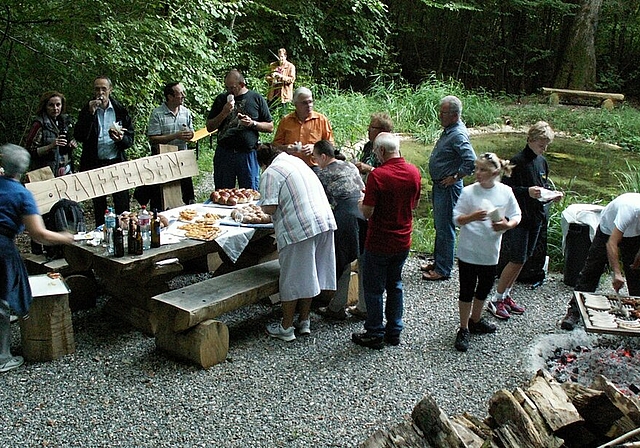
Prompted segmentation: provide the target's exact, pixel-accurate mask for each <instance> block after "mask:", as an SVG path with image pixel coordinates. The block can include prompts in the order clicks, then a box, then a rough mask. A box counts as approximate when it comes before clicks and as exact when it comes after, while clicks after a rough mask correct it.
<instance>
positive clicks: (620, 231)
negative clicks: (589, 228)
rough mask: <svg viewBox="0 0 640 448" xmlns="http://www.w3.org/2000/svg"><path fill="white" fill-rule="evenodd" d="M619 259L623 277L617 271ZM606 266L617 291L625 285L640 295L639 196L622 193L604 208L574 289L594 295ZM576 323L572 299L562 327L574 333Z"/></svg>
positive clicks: (576, 313)
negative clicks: (609, 269)
mask: <svg viewBox="0 0 640 448" xmlns="http://www.w3.org/2000/svg"><path fill="white" fill-rule="evenodd" d="M620 260H622V265H623V267H624V274H625V275H622V271H621V270H620ZM607 264H608V265H609V267H610V268H611V271H612V280H611V285H612V286H613V289H614V290H615V291H616V292H618V291H620V289H621V288H622V287H623V286H624V284H625V282H626V283H627V289H628V291H629V295H632V296H640V270H638V268H640V193H624V194H622V195H620V196H618V197H617V198H615V199H614V200H613V201H611V202H610V203H609V205H607V206H606V207H605V208H604V210H603V211H602V214H601V216H600V225H599V226H598V230H597V231H596V235H595V236H594V238H593V242H592V243H591V247H589V254H588V255H587V259H586V261H585V263H584V267H583V268H582V270H581V271H580V275H579V276H578V281H577V283H576V287H575V290H576V291H584V292H595V290H596V288H597V287H598V284H599V283H600V276H602V274H603V272H604V270H605V268H606V266H607ZM625 276H626V278H625ZM579 322H580V312H579V310H578V305H577V303H576V302H575V299H574V298H572V299H571V301H570V302H569V309H568V311H567V314H566V315H565V317H564V318H563V319H562V323H561V327H562V328H563V329H564V330H573V329H574V328H575V326H576V325H577V324H578V323H579Z"/></svg>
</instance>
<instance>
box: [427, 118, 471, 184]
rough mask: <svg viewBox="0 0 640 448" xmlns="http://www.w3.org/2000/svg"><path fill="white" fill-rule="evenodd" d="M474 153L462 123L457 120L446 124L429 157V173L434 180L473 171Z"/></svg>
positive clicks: (465, 174) (466, 174) (460, 175)
mask: <svg viewBox="0 0 640 448" xmlns="http://www.w3.org/2000/svg"><path fill="white" fill-rule="evenodd" d="M475 160H476V153H475V152H474V150H473V146H471V141H469V133H468V132H467V127H466V126H465V125H464V123H463V122H462V121H460V120H458V121H457V122H456V123H454V124H452V125H450V126H447V127H446V128H445V129H444V130H443V131H442V134H441V135H440V138H439V139H438V141H437V142H436V146H435V147H434V148H433V151H432V152H431V156H430V157H429V175H430V176H431V179H432V180H434V181H439V180H442V179H444V178H445V177H448V176H453V175H455V174H458V175H459V177H460V178H462V177H464V176H468V175H470V174H471V173H473V171H474V168H475V163H474V162H475Z"/></svg>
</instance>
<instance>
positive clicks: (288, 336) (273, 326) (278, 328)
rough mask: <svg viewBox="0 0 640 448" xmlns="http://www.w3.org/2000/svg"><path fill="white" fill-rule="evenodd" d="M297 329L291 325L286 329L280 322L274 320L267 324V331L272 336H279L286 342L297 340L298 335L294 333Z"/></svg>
mask: <svg viewBox="0 0 640 448" xmlns="http://www.w3.org/2000/svg"><path fill="white" fill-rule="evenodd" d="M294 331H295V329H294V328H293V327H289V328H287V329H286V330H285V329H284V328H282V325H281V324H280V322H273V323H270V324H269V325H267V333H268V334H269V336H271V337H272V338H278V339H281V340H283V341H286V342H291V341H295V339H296V335H295V333H294Z"/></svg>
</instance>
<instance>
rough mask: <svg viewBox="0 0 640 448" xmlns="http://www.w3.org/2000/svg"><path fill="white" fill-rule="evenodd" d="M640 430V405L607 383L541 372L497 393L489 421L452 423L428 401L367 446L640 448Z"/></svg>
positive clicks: (469, 419)
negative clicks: (564, 378) (523, 383)
mask: <svg viewBox="0 0 640 448" xmlns="http://www.w3.org/2000/svg"><path fill="white" fill-rule="evenodd" d="M639 428H640V401H639V400H638V399H636V398H633V397H631V398H630V397H627V396H625V395H623V394H622V393H621V392H620V391H619V390H618V389H617V388H616V387H615V386H614V385H613V383H611V382H610V381H609V380H608V379H607V378H605V377H603V376H599V377H597V378H596V380H595V381H594V382H593V384H591V386H590V387H586V386H582V385H579V384H576V383H564V384H560V383H558V382H557V381H556V380H555V379H553V378H552V377H551V376H550V375H549V374H548V373H547V372H546V371H543V370H540V371H538V373H537V374H536V375H535V376H534V377H533V379H532V380H531V382H530V384H529V385H528V386H527V387H526V388H525V389H521V388H517V389H516V390H515V391H513V392H509V391H508V390H505V389H502V390H499V391H498V392H496V393H495V394H494V395H493V397H492V398H491V400H490V401H489V417H487V418H486V419H485V420H484V421H482V420H479V419H477V418H475V417H473V416H471V415H469V414H466V413H465V414H463V415H459V416H456V417H452V418H449V417H448V416H447V415H446V414H445V413H444V412H443V411H442V410H441V409H440V408H439V407H438V405H437V404H436V402H435V401H434V400H433V398H431V397H430V396H426V397H425V398H423V399H422V400H421V401H420V402H419V403H418V404H417V405H416V407H415V408H414V409H413V412H412V414H411V420H407V421H406V422H404V423H402V424H400V425H398V426H396V427H394V428H392V429H390V430H384V431H383V430H380V431H377V432H375V433H374V434H373V435H372V436H371V437H369V439H367V440H366V441H365V442H364V443H363V444H362V445H361V446H362V447H364V448H374V447H423V448H426V447H434V448H447V447H469V448H489V447H505V448H529V447H531V448H559V447H581V448H583V447H614V446H616V447H623V446H626V447H639V446H640V442H638V440H640V429H639ZM634 441H635V442H634Z"/></svg>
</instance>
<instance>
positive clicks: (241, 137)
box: [207, 90, 273, 151]
mask: <svg viewBox="0 0 640 448" xmlns="http://www.w3.org/2000/svg"><path fill="white" fill-rule="evenodd" d="M227 95H229V94H228V93H226V92H225V93H221V94H220V95H218V96H217V97H216V99H215V100H214V102H213V106H211V110H210V111H209V116H208V117H207V119H209V120H210V119H212V118H214V117H216V116H217V115H218V114H219V113H220V112H222V108H223V107H224V105H225V104H226V103H227ZM235 102H236V104H235V106H234V107H233V110H232V111H231V113H230V114H229V115H228V116H227V118H225V119H224V120H223V121H222V123H220V126H219V127H218V146H221V147H224V148H226V149H233V150H235V151H251V150H252V149H254V148H255V147H256V143H257V142H258V131H257V130H255V129H253V128H251V127H250V126H248V127H247V126H243V125H241V124H240V119H239V118H238V113H241V114H245V115H248V116H250V117H251V118H252V119H253V120H254V121H261V122H271V121H273V119H272V118H271V112H269V105H268V104H267V101H266V100H265V99H264V98H263V97H262V95H260V94H259V93H256V92H254V91H253V90H249V91H248V92H247V93H245V94H243V95H239V96H236V97H235Z"/></svg>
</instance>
